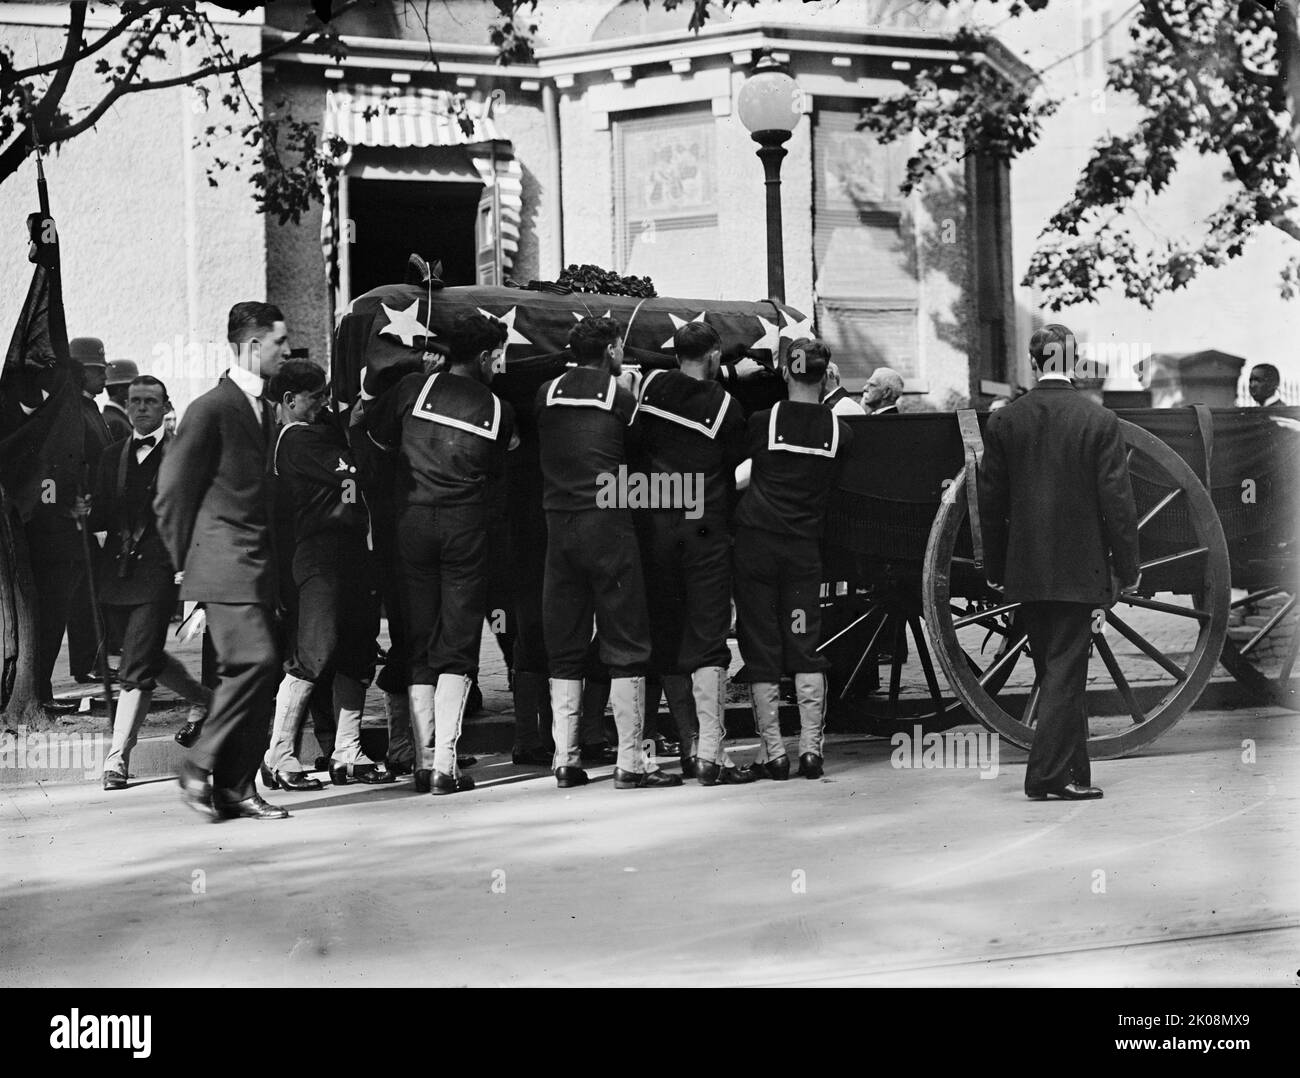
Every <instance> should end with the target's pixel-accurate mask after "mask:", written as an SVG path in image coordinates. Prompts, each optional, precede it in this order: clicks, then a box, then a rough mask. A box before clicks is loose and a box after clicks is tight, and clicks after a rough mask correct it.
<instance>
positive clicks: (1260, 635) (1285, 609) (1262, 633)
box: [1240, 595, 1296, 659]
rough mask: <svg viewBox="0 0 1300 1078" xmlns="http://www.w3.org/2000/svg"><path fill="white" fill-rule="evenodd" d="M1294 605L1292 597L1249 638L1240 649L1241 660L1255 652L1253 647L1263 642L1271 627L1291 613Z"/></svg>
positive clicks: (1271, 629)
mask: <svg viewBox="0 0 1300 1078" xmlns="http://www.w3.org/2000/svg"><path fill="white" fill-rule="evenodd" d="M1295 604H1296V596H1294V595H1293V596H1291V598H1290V599H1288V600H1287V601H1286V602H1285V603H1284V604H1283V605H1282V606H1281V608H1280V609H1279V610H1278V612H1277V613H1276V614H1274V615H1273V616H1272V617H1271V618H1269V619H1268V621H1266V622H1265V623H1264V624H1263V625H1261V626H1260V627H1259V632H1257V633H1256V634H1255V635H1254V636H1252V637H1251V638H1250V641H1249V642H1248V643H1247V644H1246V646H1245V647H1244V648H1242V649H1241V651H1240V654H1241V657H1242V658H1243V659H1244V658H1245V657H1246V656H1247V655H1249V654H1250V653H1251V652H1252V651H1254V650H1255V645H1256V644H1258V643H1259V642H1260V641H1261V640H1263V639H1264V637H1266V636H1268V634H1269V633H1271V632H1272V631H1273V627H1274V626H1275V625H1276V624H1277V623H1278V622H1279V621H1281V620H1282V619H1283V618H1284V617H1286V616H1287V615H1288V614H1289V613H1291V608H1292V607H1293V606H1295Z"/></svg>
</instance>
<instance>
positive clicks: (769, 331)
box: [749, 314, 781, 355]
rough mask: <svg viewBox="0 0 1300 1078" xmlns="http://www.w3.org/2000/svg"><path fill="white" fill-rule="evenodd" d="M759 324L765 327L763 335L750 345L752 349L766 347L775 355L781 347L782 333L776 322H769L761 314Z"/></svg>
mask: <svg viewBox="0 0 1300 1078" xmlns="http://www.w3.org/2000/svg"><path fill="white" fill-rule="evenodd" d="M758 324H759V325H760V326H762V327H763V335H762V336H761V337H759V338H758V340H756V341H755V342H754V343H753V344H751V345H750V346H749V347H750V349H751V350H752V349H755V348H766V349H767V350H768V351H769V352H771V353H772V354H773V355H776V353H777V350H778V349H779V348H780V347H781V334H780V331H778V329H777V328H776V323H775V322H769V321H768V320H767V319H766V318H764V317H763V316H762V315H761V314H760V315H759V316H758Z"/></svg>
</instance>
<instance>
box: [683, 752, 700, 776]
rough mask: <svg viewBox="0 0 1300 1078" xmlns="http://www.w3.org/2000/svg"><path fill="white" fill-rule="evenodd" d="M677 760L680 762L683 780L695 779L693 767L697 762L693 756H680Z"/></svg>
mask: <svg viewBox="0 0 1300 1078" xmlns="http://www.w3.org/2000/svg"><path fill="white" fill-rule="evenodd" d="M679 759H680V760H681V762H682V778H684V779H693V778H695V775H696V771H695V766H696V764H697V763H698V762H699V761H697V760H696V758H695V757H694V756H682V757H679Z"/></svg>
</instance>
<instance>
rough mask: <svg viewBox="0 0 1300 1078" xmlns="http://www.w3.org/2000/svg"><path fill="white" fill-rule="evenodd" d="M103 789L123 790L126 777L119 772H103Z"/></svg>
mask: <svg viewBox="0 0 1300 1078" xmlns="http://www.w3.org/2000/svg"><path fill="white" fill-rule="evenodd" d="M104 789H105V790H125V789H126V776H125V775H124V774H122V772H120V771H105V772H104Z"/></svg>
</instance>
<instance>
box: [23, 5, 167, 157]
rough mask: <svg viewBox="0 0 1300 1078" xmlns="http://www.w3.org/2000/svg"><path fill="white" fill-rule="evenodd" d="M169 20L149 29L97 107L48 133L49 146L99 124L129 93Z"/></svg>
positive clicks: (159, 20) (162, 18) (165, 16)
mask: <svg viewBox="0 0 1300 1078" xmlns="http://www.w3.org/2000/svg"><path fill="white" fill-rule="evenodd" d="M169 18H171V14H170V13H168V14H166V15H163V16H162V17H160V18H159V19H158V21H157V22H156V23H154V25H153V26H151V27H150V28H149V33H148V36H147V37H146V38H145V39H144V41H143V43H142V44H141V46H140V51H139V52H138V53H136V56H135V59H133V60H132V61H131V66H130V67H128V68H127V70H126V74H125V75H124V76H122V79H121V81H120V82H118V83H116V84H115V85H114V86H113V87H112V88H111V89H110V90H109V91H108V93H106V94H105V95H104V98H103V100H102V101H100V103H99V104H98V105H96V106H95V107H94V108H93V109H91V110H90V112H88V113H87V114H86V115H85V116H84V117H82V118H81V119H80V120H78V121H76V122H75V123H72V124H65V125H64V126H63V127H61V128H59V129H58V130H56V131H52V132H51V133H50V138H49V142H50V144H51V145H53V144H54V143H56V142H66V141H67V140H68V139H70V138H73V137H74V136H76V135H79V134H81V133H82V132H83V131H87V130H89V129H90V128H92V127H94V126H95V124H97V123H98V122H99V119H100V117H101V116H103V115H104V113H106V112H107V111H108V110H109V109H110V108H112V107H113V105H114V103H115V102H116V101H117V100H118V99H119V98H121V97H122V96H123V95H124V94H127V93H130V89H129V87H130V83H131V80H132V79H133V78H135V75H136V72H137V71H139V70H140V65H141V64H142V63H144V59H145V57H146V56H148V55H149V50H150V49H151V48H152V47H153V43H154V41H155V40H156V39H157V37H158V35H159V34H160V33H161V32H162V28H163V27H164V26H165V25H166V23H167V20H168V19H169ZM68 70H69V73H71V68H69V69H68Z"/></svg>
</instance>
